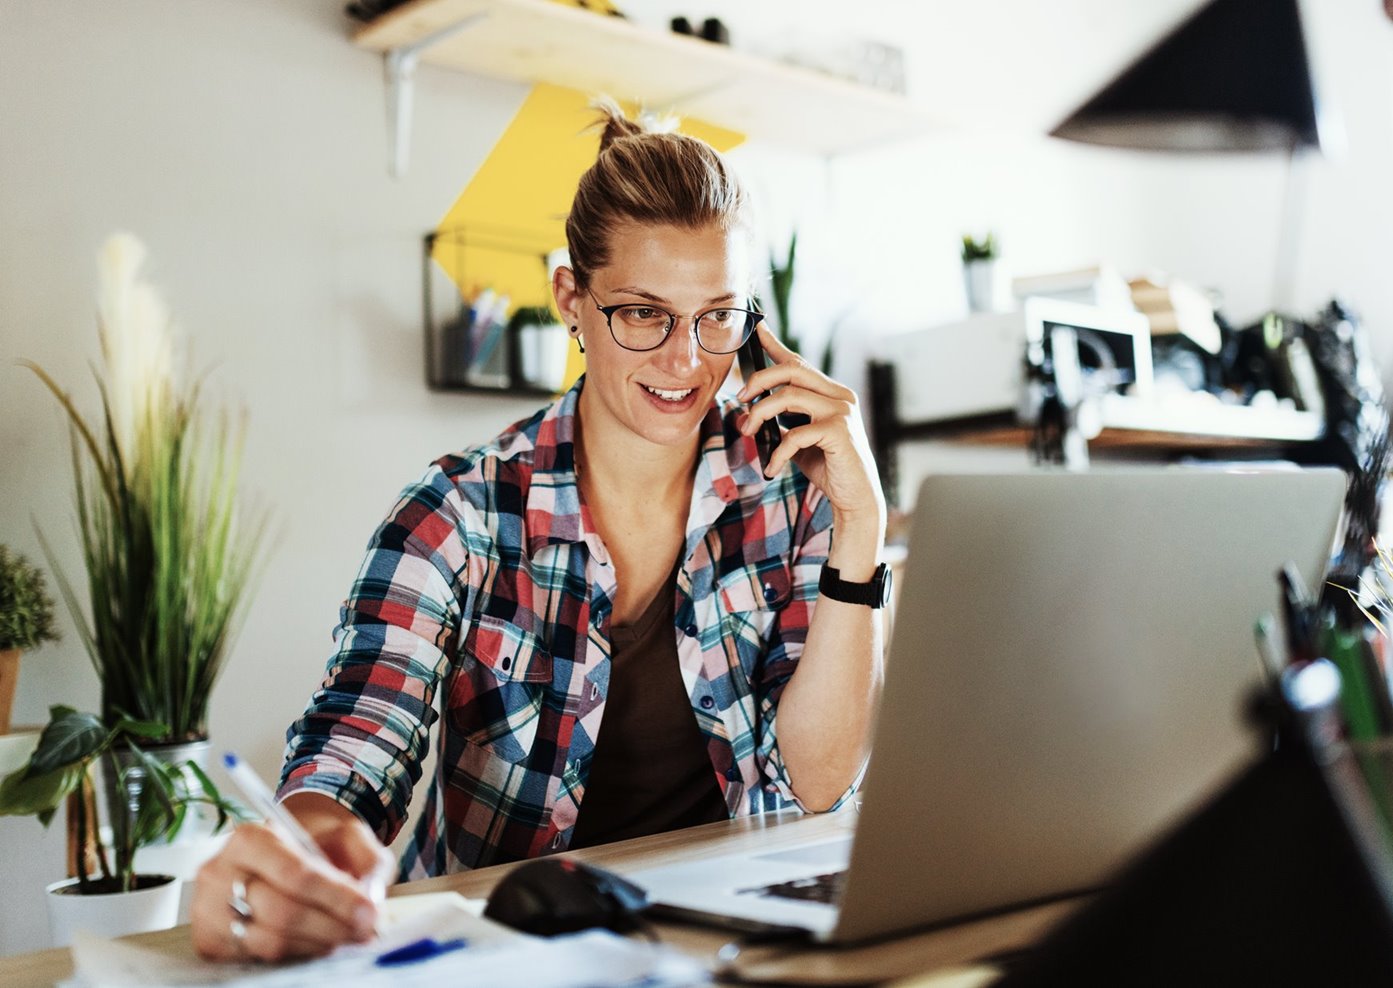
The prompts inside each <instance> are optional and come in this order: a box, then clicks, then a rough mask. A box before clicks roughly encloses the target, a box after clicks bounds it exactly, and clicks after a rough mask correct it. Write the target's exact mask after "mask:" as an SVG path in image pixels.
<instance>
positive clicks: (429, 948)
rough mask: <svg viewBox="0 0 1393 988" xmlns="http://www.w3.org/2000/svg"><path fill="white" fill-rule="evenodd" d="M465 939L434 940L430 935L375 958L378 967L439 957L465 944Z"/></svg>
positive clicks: (396, 965) (395, 965)
mask: <svg viewBox="0 0 1393 988" xmlns="http://www.w3.org/2000/svg"><path fill="white" fill-rule="evenodd" d="M466 943H467V941H465V940H444V941H441V940H436V939H434V938H432V937H425V938H424V939H421V940H416V941H414V942H412V943H408V944H407V945H406V946H404V947H398V948H397V949H396V950H389V951H387V953H385V954H383V955H382V956H381V957H379V958H378V959H377V966H378V967H398V966H400V965H402V964H415V963H417V962H418V961H424V960H429V959H430V958H432V957H439V956H440V955H441V954H448V953H449V952H450V951H452V950H459V949H461V948H462V947H464V946H465V945H466Z"/></svg>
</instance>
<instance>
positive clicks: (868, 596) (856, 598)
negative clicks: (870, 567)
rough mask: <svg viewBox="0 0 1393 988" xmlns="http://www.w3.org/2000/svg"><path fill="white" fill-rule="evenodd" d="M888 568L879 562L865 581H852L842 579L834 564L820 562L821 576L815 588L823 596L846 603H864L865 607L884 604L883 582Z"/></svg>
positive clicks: (886, 577) (887, 574)
mask: <svg viewBox="0 0 1393 988" xmlns="http://www.w3.org/2000/svg"><path fill="white" fill-rule="evenodd" d="M889 572H890V568H889V567H888V566H886V565H885V564H884V563H881V564H880V565H879V566H877V567H876V568H875V574H874V575H873V576H872V577H871V579H870V580H869V581H868V582H866V583H853V582H852V581H850V580H843V579H842V574H841V571H840V570H838V569H837V568H836V567H835V566H831V565H828V564H827V563H823V564H822V576H821V577H820V578H819V579H818V581H817V589H818V592H819V593H820V594H822V595H823V596H824V597H831V598H832V599H833V600H840V601H842V602H843V603H846V604H864V605H865V606H867V607H884V606H885V584H886V580H887V579H888V578H889Z"/></svg>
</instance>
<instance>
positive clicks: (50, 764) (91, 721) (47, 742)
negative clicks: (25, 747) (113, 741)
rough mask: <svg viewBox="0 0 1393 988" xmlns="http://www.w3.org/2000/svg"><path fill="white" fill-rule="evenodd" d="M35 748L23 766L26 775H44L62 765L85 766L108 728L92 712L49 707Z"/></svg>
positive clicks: (98, 748)
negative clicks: (50, 718) (50, 716)
mask: <svg viewBox="0 0 1393 988" xmlns="http://www.w3.org/2000/svg"><path fill="white" fill-rule="evenodd" d="M49 712H50V714H52V715H54V719H53V720H51V721H49V724H48V726H47V727H45V728H44V730H43V733H42V734H40V735H39V744H38V747H37V748H35V749H34V754H33V756H32V757H31V758H30V759H29V765H28V767H27V768H26V769H25V774H26V776H28V777H31V778H32V777H35V776H40V775H45V774H47V773H49V772H52V771H54V770H55V769H58V768H61V767H63V766H65V765H85V764H86V763H87V762H88V761H89V760H90V759H91V758H92V757H93V756H94V755H96V754H97V753H98V752H99V751H101V749H102V746H103V745H104V744H106V741H107V737H108V733H109V732H108V731H107V729H106V727H105V726H104V725H103V724H102V722H101V720H100V719H99V718H98V717H97V715H96V714H89V713H80V712H78V711H76V710H73V709H72V708H71V707H53V708H51V709H50V711H49Z"/></svg>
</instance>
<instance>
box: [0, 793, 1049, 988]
mask: <svg viewBox="0 0 1393 988" xmlns="http://www.w3.org/2000/svg"><path fill="white" fill-rule="evenodd" d="M855 819H856V817H855V810H852V809H848V810H847V811H845V812H840V813H829V814H823V815H820V816H807V817H804V816H800V815H799V814H797V813H790V812H785V813H778V814H774V813H770V814H765V815H764V816H759V817H746V818H743V819H740V820H731V821H726V822H721V823H712V824H707V825H706V826H702V827H693V828H691V829H689V830H681V831H675V832H673V833H668V834H659V835H657V836H655V837H644V838H640V839H638V840H631V841H623V842H620V843H617V844H608V845H605V846H603V847H593V848H587V849H585V850H582V851H576V852H573V853H570V854H568V855H566V856H567V857H574V858H575V859H577V860H579V861H587V862H590V863H592V864H596V865H599V866H601V867H604V868H612V869H614V870H615V871H619V872H623V871H626V870H634V869H638V868H645V867H650V866H652V865H655V864H660V863H669V862H680V861H690V860H694V859H701V858H703V857H705V856H707V855H709V854H712V853H716V852H726V851H734V850H739V849H741V848H745V847H766V848H771V849H774V848H779V847H783V846H787V845H788V844H790V843H793V842H795V841H801V840H804V839H805V838H807V837H809V836H819V835H826V836H831V835H834V834H841V833H849V832H850V831H851V830H852V828H853V826H854V824H855ZM513 867H515V866H514V865H498V866H496V867H493V868H481V869H479V870H477V871H472V872H463V873H461V874H458V875H447V876H445V877H443V878H431V879H427V880H425V881H420V882H411V883H409V884H406V885H400V886H397V887H396V888H394V889H393V890H392V893H391V894H392V895H413V894H418V893H422V892H443V891H452V892H459V893H460V894H461V895H465V896H469V897H470V898H482V897H485V896H487V895H488V893H489V892H490V890H492V888H493V886H494V885H495V884H496V883H497V882H498V880H499V879H500V878H501V877H502V876H503V875H505V874H507V872H508V871H509V870H510V869H511V868H513ZM1069 908H1070V904H1068V903H1055V904H1051V905H1047V906H1039V907H1036V908H1033V909H1026V910H1021V911H1019V912H1014V913H1010V914H1007V915H1004V916H998V917H994V918H991V919H986V920H979V921H976V922H972V923H963V924H960V925H957V926H951V927H945V928H942V929H938V930H934V931H930V932H927V933H920V934H916V935H914V936H908V937H902V938H897V939H894V940H889V941H885V942H882V943H876V944H871V945H868V946H864V947H857V948H851V949H831V948H808V947H797V948H789V947H787V946H783V947H780V946H771V947H767V948H750V949H748V950H747V951H746V952H745V953H744V954H743V955H742V957H741V958H740V961H739V971H740V972H741V974H743V975H744V976H746V977H753V978H758V979H761V980H764V979H768V980H770V981H775V980H788V981H790V982H795V981H796V983H799V984H846V983H851V982H855V983H861V984H866V983H873V982H885V981H893V980H896V979H901V978H910V977H913V978H915V980H914V984H915V985H930V984H935V985H950V984H951V985H955V986H964V988H965V986H967V985H978V984H984V983H986V982H987V981H989V980H990V979H991V977H992V976H993V974H994V973H995V972H994V970H993V969H992V968H990V967H987V966H984V965H976V966H974V965H973V962H974V961H977V960H978V959H980V958H984V957H990V956H992V955H995V954H999V953H1003V952H1006V951H1010V950H1015V949H1018V948H1020V947H1022V946H1025V945H1028V944H1030V943H1032V942H1033V941H1035V940H1036V939H1038V938H1039V937H1040V935H1041V934H1042V933H1043V932H1044V931H1045V930H1046V929H1047V928H1048V927H1049V926H1050V925H1052V924H1053V923H1054V922H1056V921H1057V920H1058V919H1060V918H1062V917H1063V916H1064V915H1066V914H1067V912H1068V911H1069ZM657 927H658V932H659V935H660V936H661V938H662V940H663V941H664V942H666V943H670V944H672V945H673V946H676V947H677V948H678V949H680V950H682V951H684V952H686V953H689V954H691V955H692V956H694V957H698V958H701V959H703V960H705V961H707V962H709V963H710V964H711V965H712V966H713V967H714V965H715V958H716V953H717V951H718V950H719V949H720V948H721V947H722V946H723V945H725V944H727V943H729V942H731V941H733V940H736V939H738V935H737V934H732V933H729V932H725V931H721V930H711V929H704V928H698V927H691V926H678V925H674V924H669V923H659V924H657ZM187 937H188V928H187V927H179V928H177V929H174V930H166V931H163V932H160V933H147V934H144V935H143V936H142V937H141V938H140V939H149V940H157V941H158V940H164V939H166V938H176V939H181V940H186V939H187ZM72 970H73V968H72V960H71V958H70V957H69V954H68V951H67V950H61V949H60V950H47V951H43V952H40V953H33V954H21V955H17V956H14V957H6V958H0V984H3V985H6V986H7V988H38V986H48V985H52V984H54V983H55V982H57V981H61V980H63V979H65V978H69V977H71V976H72ZM924 975H931V976H930V977H927V978H925V977H923V976H924Z"/></svg>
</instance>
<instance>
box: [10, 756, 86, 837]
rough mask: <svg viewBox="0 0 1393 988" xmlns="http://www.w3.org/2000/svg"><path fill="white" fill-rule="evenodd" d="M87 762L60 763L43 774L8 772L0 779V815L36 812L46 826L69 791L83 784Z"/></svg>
mask: <svg viewBox="0 0 1393 988" xmlns="http://www.w3.org/2000/svg"><path fill="white" fill-rule="evenodd" d="M86 772H87V766H86V765H63V766H60V767H59V768H56V769H54V770H53V771H51V772H45V773H44V774H42V775H33V776H26V775H25V770H24V769H20V770H19V771H17V772H11V773H10V774H9V775H7V776H5V778H4V779H3V780H0V816H38V818H39V822H41V823H42V824H43V825H44V826H45V827H47V826H48V824H49V821H50V820H52V819H53V814H54V812H55V811H56V810H57V809H58V807H59V806H61V805H62V803H63V800H64V799H66V798H67V796H68V794H69V793H71V792H76V791H77V788H78V786H80V785H82V777H83V776H84V775H85V774H86Z"/></svg>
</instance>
